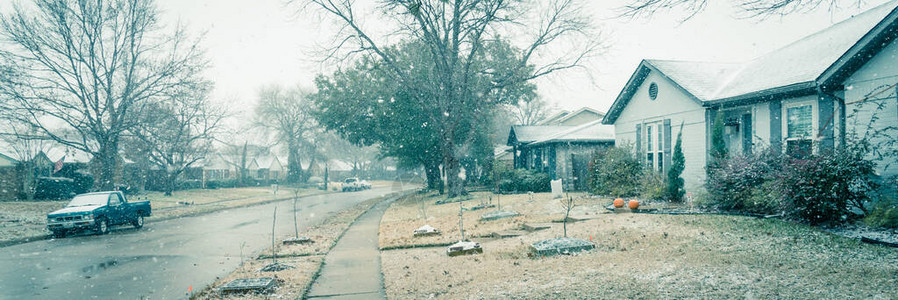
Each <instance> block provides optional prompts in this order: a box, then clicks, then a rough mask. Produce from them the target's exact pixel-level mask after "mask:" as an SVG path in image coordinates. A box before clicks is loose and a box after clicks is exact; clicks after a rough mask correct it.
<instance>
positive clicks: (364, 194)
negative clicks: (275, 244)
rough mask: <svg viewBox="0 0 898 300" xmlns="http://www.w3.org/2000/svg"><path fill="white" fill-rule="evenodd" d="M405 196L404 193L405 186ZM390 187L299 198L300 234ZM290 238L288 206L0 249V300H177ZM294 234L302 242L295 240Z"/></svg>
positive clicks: (228, 212)
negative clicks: (273, 231)
mask: <svg viewBox="0 0 898 300" xmlns="http://www.w3.org/2000/svg"><path fill="white" fill-rule="evenodd" d="M405 188H412V186H405ZM397 191H399V187H398V186H387V187H375V188H374V189H371V190H367V191H361V192H349V193H334V194H327V195H319V196H311V197H306V198H301V199H300V200H299V201H298V202H297V210H298V211H299V214H298V216H299V223H300V230H302V228H304V227H308V226H310V225H314V224H319V223H320V222H321V221H322V220H323V219H324V218H326V217H327V216H328V215H330V214H332V213H334V212H338V211H341V210H343V209H346V208H349V207H351V206H353V205H355V204H357V203H359V202H363V201H365V200H368V199H371V198H375V197H380V196H382V195H386V194H389V193H392V192H397ZM276 205H277V207H278V209H277V212H278V216H277V228H276V235H278V236H285V235H290V234H293V232H294V227H293V215H292V213H293V212H292V208H293V207H292V205H293V204H292V200H286V201H281V202H277V203H271V204H266V205H260V206H253V207H247V208H239V209H229V210H226V211H220V212H215V213H210V214H205V215H202V216H196V217H186V218H180V219H173V220H168V221H161V222H150V221H149V220H150V219H148V222H147V224H146V226H145V227H144V228H142V229H139V230H137V229H134V228H133V227H131V226H127V225H123V226H117V227H113V228H112V230H111V232H110V233H109V234H108V235H103V236H97V235H78V236H72V237H67V238H64V239H50V240H42V241H36V242H31V243H25V244H20V245H15V246H10V247H5V248H0V299H185V298H187V296H188V294H187V292H188V289H190V288H192V289H193V290H194V291H199V290H200V289H202V288H203V287H205V286H206V285H208V284H211V283H212V282H214V281H215V279H216V278H217V277H222V276H225V275H227V274H228V273H229V272H230V271H232V270H234V269H235V268H236V267H237V266H238V265H239V263H240V261H241V257H242V258H243V259H248V258H250V257H253V255H255V254H258V253H259V252H260V251H261V250H263V249H265V248H266V247H267V246H270V244H271V226H272V222H271V221H272V217H273V212H274V208H275V206H276ZM300 234H302V233H301V232H300Z"/></svg>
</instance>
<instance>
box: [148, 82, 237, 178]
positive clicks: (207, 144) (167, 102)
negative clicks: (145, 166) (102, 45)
mask: <svg viewBox="0 0 898 300" xmlns="http://www.w3.org/2000/svg"><path fill="white" fill-rule="evenodd" d="M210 88H211V84H208V83H202V84H200V85H199V86H188V87H184V88H181V89H178V90H174V91H170V96H168V97H167V98H165V99H164V101H158V102H154V103H150V104H148V105H147V108H148V109H147V110H146V111H145V112H144V114H143V115H141V116H140V119H139V120H140V123H139V124H138V125H137V126H134V127H133V128H132V129H131V130H130V132H132V133H133V134H134V136H135V137H136V141H135V144H136V146H137V148H138V149H141V150H142V151H139V153H145V154H146V155H147V158H148V159H149V161H150V162H151V163H153V164H154V165H156V166H157V167H159V168H160V169H161V170H163V171H165V175H166V176H165V180H164V182H165V195H166V196H171V195H172V192H173V191H174V190H175V188H176V184H177V181H178V177H179V176H180V175H181V174H182V173H184V171H185V170H187V169H188V168H190V167H192V166H194V164H195V163H197V162H199V161H200V160H202V159H205V158H206V155H207V154H209V153H210V152H211V150H212V140H213V138H214V134H215V133H216V132H217V130H218V129H219V125H220V124H221V121H222V119H223V118H224V116H225V114H224V111H223V110H222V109H220V108H218V107H216V106H214V105H213V104H212V103H210V102H209V100H208V93H209V90H210Z"/></svg>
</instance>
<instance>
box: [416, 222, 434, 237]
mask: <svg viewBox="0 0 898 300" xmlns="http://www.w3.org/2000/svg"><path fill="white" fill-rule="evenodd" d="M438 234H440V230H439V229H436V228H433V226H430V225H424V226H421V227H419V228H418V229H415V231H414V232H413V236H414V237H419V236H431V235H438Z"/></svg>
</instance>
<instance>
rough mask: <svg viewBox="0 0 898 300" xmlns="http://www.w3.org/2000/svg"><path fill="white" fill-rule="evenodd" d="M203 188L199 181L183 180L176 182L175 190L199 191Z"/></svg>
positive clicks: (201, 182)
mask: <svg viewBox="0 0 898 300" xmlns="http://www.w3.org/2000/svg"><path fill="white" fill-rule="evenodd" d="M201 188H203V181H201V180H183V181H178V183H177V188H176V190H179V191H180V190H192V189H201Z"/></svg>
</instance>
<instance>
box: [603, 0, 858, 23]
mask: <svg viewBox="0 0 898 300" xmlns="http://www.w3.org/2000/svg"><path fill="white" fill-rule="evenodd" d="M863 2H864V1H863V0H733V1H730V3H732V5H733V6H736V7H737V8H738V9H739V10H740V11H741V12H742V13H743V14H744V15H745V16H747V17H750V18H762V19H763V18H767V17H771V16H782V15H787V14H790V13H800V12H807V11H811V10H814V9H817V8H819V7H820V6H826V7H828V8H829V9H830V10H833V9H837V8H838V7H840V6H843V5H846V4H849V5H860V4H861V3H863ZM708 3H709V0H633V1H631V2H630V3H629V4H627V5H624V6H623V7H620V16H621V17H628V18H638V17H648V16H651V15H653V14H655V13H664V12H668V11H672V10H679V11H681V12H683V13H685V15H684V20H685V19H689V18H692V17H694V16H695V15H696V14H698V13H700V12H701V11H702V10H704V9H705V7H707V6H708Z"/></svg>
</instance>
